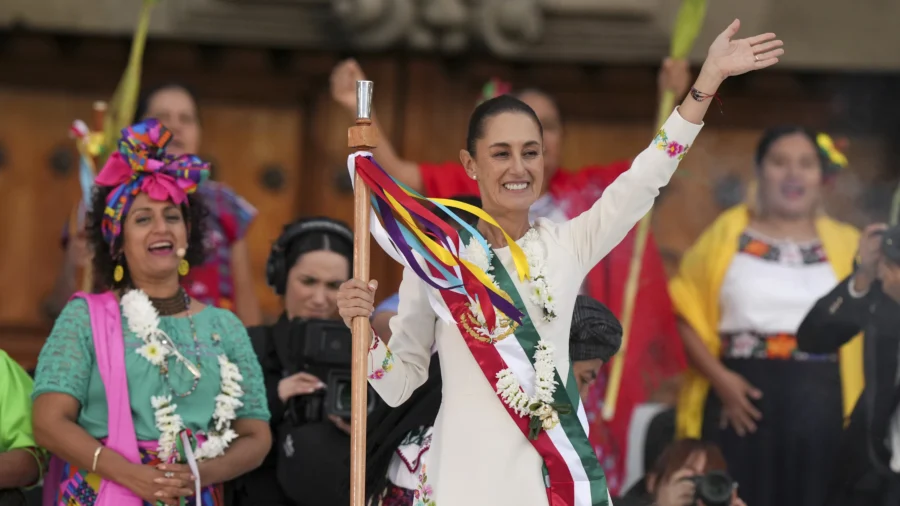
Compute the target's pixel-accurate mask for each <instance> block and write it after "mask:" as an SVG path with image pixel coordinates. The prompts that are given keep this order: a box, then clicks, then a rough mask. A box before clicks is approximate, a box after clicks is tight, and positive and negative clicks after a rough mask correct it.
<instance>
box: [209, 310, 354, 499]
mask: <svg viewBox="0 0 900 506" xmlns="http://www.w3.org/2000/svg"><path fill="white" fill-rule="evenodd" d="M247 331H248V333H249V334H250V340H251V342H252V343H253V349H254V351H255V352H256V355H257V358H258V359H259V362H260V365H261V366H262V371H263V378H264V382H265V385H266V396H267V398H268V403H269V411H270V413H271V422H270V423H271V430H272V449H271V451H270V452H269V454H268V455H267V456H266V458H265V460H264V461H263V463H262V465H261V466H260V467H259V468H257V469H255V470H253V471H251V472H250V473H248V474H246V475H244V476H241V477H240V478H238V479H237V480H234V481H233V482H231V483H230V484H229V485H230V486H229V487H226V497H228V498H229V499H231V500H230V501H229V503H230V504H232V505H234V506H320V505H322V506H325V505H328V504H338V502H337V498H338V497H340V496H341V494H342V493H343V491H342V490H341V487H342V486H343V485H344V484H345V483H347V482H348V479H347V477H346V476H343V475H342V473H344V472H346V473H349V468H348V467H346V466H345V464H344V461H345V460H346V456H345V454H349V451H350V437H349V436H348V435H347V434H345V433H343V432H341V431H340V430H339V429H338V428H337V427H336V426H335V425H334V424H333V423H332V422H331V421H329V420H323V421H315V422H311V423H307V422H306V421H305V420H303V419H302V416H300V417H298V416H287V415H288V412H289V411H292V412H297V411H302V410H298V409H296V407H294V406H293V405H292V400H289V401H288V404H285V403H283V402H281V399H280V398H279V397H278V383H279V382H280V381H281V380H282V379H283V378H285V377H286V376H289V375H291V374H293V373H295V372H298V370H300V369H302V366H301V365H300V364H303V363H304V359H303V356H302V349H303V346H302V342H301V341H302V337H299V336H297V335H294V332H292V324H291V322H290V321H289V320H288V319H287V318H286V317H284V316H282V317H281V318H280V319H279V320H278V322H276V323H275V324H274V325H271V326H259V327H251V328H249V329H247ZM285 431H288V432H290V433H291V436H292V439H291V445H290V446H291V447H292V450H291V454H292V455H296V457H295V458H291V459H290V465H289V466H288V467H285V468H283V469H279V465H280V464H279V458H280V457H281V455H282V453H284V446H285V441H284V440H283V437H282V436H284V435H285V434H286V432H285ZM282 463H283V461H282ZM279 470H280V471H281V474H282V475H283V476H287V477H288V478H289V480H288V482H285V481H284V480H283V479H280V478H279ZM285 487H287V488H285ZM292 491H293V493H294V495H297V492H298V491H302V493H301V494H300V495H302V497H303V498H302V499H298V500H296V501H295V500H292V499H291V498H290V496H289V493H291V492H292ZM286 492H287V493H286Z"/></svg>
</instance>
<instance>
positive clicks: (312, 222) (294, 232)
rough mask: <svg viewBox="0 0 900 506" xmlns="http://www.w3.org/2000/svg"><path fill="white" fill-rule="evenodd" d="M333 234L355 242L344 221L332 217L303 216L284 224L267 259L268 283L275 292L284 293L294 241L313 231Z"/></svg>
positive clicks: (351, 242)
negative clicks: (288, 260)
mask: <svg viewBox="0 0 900 506" xmlns="http://www.w3.org/2000/svg"><path fill="white" fill-rule="evenodd" d="M316 232H318V233H322V234H331V235H336V236H338V237H340V238H341V239H345V240H346V241H347V242H349V243H350V244H353V231H352V230H350V227H348V226H347V225H346V224H345V223H344V222H342V221H338V220H333V219H331V218H325V217H316V218H303V219H299V220H297V221H295V222H293V223H289V224H287V225H285V226H284V229H283V230H282V232H281V235H280V236H278V239H276V240H275V243H274V244H272V250H271V251H270V252H269V260H268V261H266V283H267V284H268V285H269V286H271V287H272V288H273V289H274V290H275V293H276V294H278V295H284V292H285V291H286V285H287V274H288V271H289V270H290V268H291V266H289V265H286V264H287V258H286V257H287V250H288V249H289V248H290V246H291V244H293V243H294V241H296V240H298V239H300V238H301V237H303V236H305V235H308V234H311V233H316Z"/></svg>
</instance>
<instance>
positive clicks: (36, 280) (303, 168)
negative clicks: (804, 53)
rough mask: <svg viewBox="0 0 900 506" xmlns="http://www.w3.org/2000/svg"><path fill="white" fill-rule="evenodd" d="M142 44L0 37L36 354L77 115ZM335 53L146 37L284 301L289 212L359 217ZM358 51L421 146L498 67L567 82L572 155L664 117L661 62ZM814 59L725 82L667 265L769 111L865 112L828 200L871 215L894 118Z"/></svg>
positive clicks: (0, 212) (9, 328)
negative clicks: (274, 261) (185, 89)
mask: <svg viewBox="0 0 900 506" xmlns="http://www.w3.org/2000/svg"><path fill="white" fill-rule="evenodd" d="M127 51H128V42H127V41H125V40H118V39H99V38H97V39H90V38H88V39H75V38H71V37H60V36H51V35H46V34H27V33H17V34H13V35H12V36H10V37H7V38H5V39H3V40H2V41H0V68H2V69H3V72H2V73H0V286H2V287H3V289H2V290H0V348H5V349H7V350H8V351H10V353H11V354H12V355H13V356H15V357H16V358H18V359H19V360H21V361H22V362H23V363H24V364H26V366H30V365H33V362H34V358H35V353H36V351H37V350H38V349H39V347H40V344H41V342H42V339H43V337H45V336H46V335H47V333H48V331H49V326H50V324H51V322H48V321H46V320H45V318H44V317H43V316H42V313H41V309H40V307H41V306H40V305H41V301H42V299H43V297H44V296H45V295H46V294H47V293H48V292H49V291H50V289H51V287H52V285H53V281H54V277H55V276H56V275H57V272H58V265H59V263H60V260H61V258H62V252H61V250H60V248H59V234H60V230H61V227H62V226H63V222H64V221H65V219H66V217H67V215H68V213H69V212H70V210H71V208H72V205H73V203H74V202H75V201H76V199H77V198H78V194H79V187H78V183H77V171H76V165H75V164H76V157H75V152H74V148H73V145H72V142H71V141H70V140H69V139H68V138H67V129H68V126H69V125H70V123H71V121H72V120H73V119H76V118H83V119H88V118H90V107H91V103H92V102H93V101H94V100H96V99H104V98H107V97H109V96H110V95H111V91H112V89H113V87H114V86H115V83H116V82H117V79H118V77H119V75H120V74H121V71H122V69H123V68H124V65H125V58H126V55H127ZM337 61H339V56H338V55H334V54H324V53H323V54H307V53H294V52H288V51H274V50H263V49H246V48H243V49H242V48H223V47H213V46H198V45H193V44H182V43H178V42H161V41H151V42H150V44H149V46H148V49H147V53H146V58H145V67H144V82H145V83H146V84H153V83H158V82H161V81H167V80H178V81H181V82H185V83H187V84H189V85H191V86H193V87H194V88H195V89H196V91H197V92H198V93H199V95H200V97H201V100H202V104H201V109H202V114H201V116H202V121H203V126H204V142H203V149H202V152H201V154H202V155H204V156H206V157H209V158H210V159H211V160H213V161H214V167H215V169H214V176H215V177H216V178H218V179H220V180H222V181H225V182H226V183H228V184H230V185H232V186H233V187H234V188H236V189H237V190H238V191H239V192H240V193H241V194H242V195H243V196H245V197H246V198H247V199H248V200H249V201H250V202H251V203H252V204H254V205H255V206H257V207H258V208H259V210H260V217H259V219H258V220H257V222H256V223H255V225H254V226H253V228H252V229H251V232H250V236H249V244H250V250H251V257H252V261H253V266H254V269H255V272H257V273H258V278H257V291H258V293H259V295H260V297H261V298H262V301H263V304H264V308H265V311H266V312H267V313H268V314H270V315H276V314H277V313H278V312H279V307H280V301H279V300H278V299H277V298H276V297H275V296H274V295H273V294H272V292H271V291H270V290H269V289H268V287H267V286H266V284H265V279H264V266H265V261H266V257H267V255H268V252H269V247H270V245H271V242H272V240H273V239H274V238H275V237H277V235H278V233H279V232H280V230H281V227H282V225H283V224H284V223H286V222H288V221H290V220H292V219H294V218H297V217H300V216H308V215H316V214H318V215H327V216H332V217H335V218H340V219H344V220H348V221H349V220H351V219H352V195H351V194H350V193H349V190H348V189H347V185H346V176H345V174H346V167H345V163H346V156H347V154H348V149H347V146H346V128H347V127H348V126H349V125H350V122H351V120H352V118H350V117H349V115H348V114H347V113H346V112H345V111H343V110H342V109H341V108H340V107H339V106H337V105H335V104H334V103H333V102H332V101H331V99H330V95H329V91H328V75H329V72H330V70H331V68H332V66H333V65H334V64H335V63H336V62H337ZM361 63H362V65H363V67H364V69H365V70H366V72H367V73H368V77H369V78H370V79H372V80H373V81H375V108H376V110H377V113H378V115H379V117H380V120H381V123H382V125H383V127H384V129H385V131H384V132H383V134H384V135H385V136H386V137H387V138H389V139H390V140H391V141H392V142H393V143H394V144H395V145H396V146H397V148H398V149H399V151H400V152H401V153H402V154H403V155H404V156H406V157H408V158H409V159H413V160H422V161H443V160H447V159H454V158H456V156H457V153H458V150H459V148H460V147H461V146H462V144H463V139H464V135H465V127H466V122H467V119H468V115H469V112H470V111H471V108H472V106H473V104H474V100H475V98H476V96H477V95H478V92H479V90H480V88H481V85H482V84H483V83H484V82H485V81H486V80H487V79H488V78H489V77H492V76H499V77H502V78H505V79H509V80H511V81H513V82H514V83H517V84H520V85H529V86H538V87H540V88H542V89H545V90H546V91H548V92H550V93H551V94H553V95H555V96H556V97H557V98H558V100H559V103H560V106H561V108H562V110H563V114H564V117H565V119H566V121H567V123H566V138H565V147H564V156H563V160H564V164H565V166H566V167H571V168H577V167H580V166H584V165H588V164H603V163H608V162H611V161H615V160H618V159H623V158H629V157H633V156H634V155H635V154H636V153H638V152H639V151H640V150H641V149H642V148H643V147H644V146H645V145H646V144H647V142H648V141H649V139H650V138H651V136H652V133H653V122H654V115H655V109H656V90H655V85H656V75H655V74H656V69H654V68H644V67H616V68H581V67H578V66H575V65H567V66H552V65H541V66H527V65H525V66H523V65H516V66H512V65H508V64H504V63H500V62H496V61H491V60H487V59H483V58H473V59H470V60H467V61H460V60H454V61H447V60H440V59H434V58H426V57H413V56H409V55H399V54H398V55H380V56H375V57H368V58H364V59H362V61H361ZM813 77H814V78H810V77H809V76H799V75H795V74H791V73H784V72H782V73H777V72H770V73H768V74H760V75H753V76H749V77H747V78H744V79H742V80H740V81H735V82H734V83H729V84H728V85H726V87H725V89H723V90H722V96H723V100H724V105H723V107H722V111H723V112H722V113H720V112H719V111H718V110H717V106H713V109H712V111H711V113H710V116H709V121H708V128H707V129H706V130H705V131H704V133H703V134H702V136H701V140H700V142H699V143H697V144H696V145H695V146H694V148H693V149H692V151H691V154H690V156H688V157H687V158H686V159H685V161H684V163H683V168H682V169H681V171H680V174H679V176H678V177H676V179H675V180H674V182H673V184H672V185H670V187H669V188H668V189H667V190H666V191H665V194H664V197H663V198H662V199H661V200H660V202H659V204H658V210H659V212H658V213H657V214H656V219H655V222H654V227H655V228H654V230H655V232H656V234H657V236H658V242H659V244H660V246H661V248H662V249H663V250H664V253H665V255H666V258H667V261H668V263H669V267H672V266H674V265H675V263H676V262H677V259H678V255H679V254H680V252H682V251H683V250H684V249H685V248H686V247H687V246H689V245H690V243H691V242H692V241H693V240H694V239H695V238H696V236H697V235H698V234H699V232H700V231H701V230H702V228H703V227H704V226H706V225H707V224H708V223H710V221H711V220H712V219H713V218H714V217H715V215H716V214H717V213H718V212H719V211H720V209H721V208H720V205H719V204H717V202H716V199H715V198H714V195H713V190H714V188H715V187H716V185H717V183H718V181H719V179H720V178H721V177H723V176H728V175H733V176H737V177H739V178H740V179H743V180H749V179H750V178H751V177H752V167H751V158H752V151H753V147H754V144H755V142H756V138H757V136H758V135H759V132H760V130H761V129H762V128H764V127H766V126H767V125H772V124H776V123H785V122H790V123H802V124H806V125H809V126H811V127H814V128H835V127H836V126H846V124H848V123H852V125H853V127H852V129H851V130H852V131H850V132H848V133H849V134H850V137H851V142H852V144H851V152H850V157H851V160H853V161H854V162H856V161H862V162H863V163H856V164H854V166H855V169H856V171H857V172H856V173H855V174H850V175H846V176H843V177H842V179H841V184H840V186H839V189H840V191H837V192H835V195H833V197H832V198H831V199H830V202H829V204H830V208H831V209H832V210H833V211H834V212H835V213H836V214H837V215H838V216H841V217H844V218H845V219H848V220H850V221H854V222H860V221H861V220H862V219H863V218H862V217H861V216H860V214H859V213H858V212H856V207H855V206H854V199H855V198H856V197H857V195H858V194H859V189H860V187H861V185H862V184H864V183H865V182H867V181H871V180H874V179H876V178H877V177H880V176H879V175H880V174H883V173H884V172H885V171H886V169H887V167H886V164H885V160H884V154H883V153H884V151H885V150H884V149H883V145H884V139H885V134H884V133H883V132H882V130H879V128H881V127H880V126H878V125H875V123H877V122H876V121H874V120H873V121H865V120H857V121H855V122H851V121H849V120H847V121H845V120H846V119H847V118H848V117H849V116H850V114H849V113H848V112H847V109H848V104H851V103H852V101H850V102H848V100H850V99H845V98H842V97H845V96H848V95H849V94H842V92H841V86H842V83H844V82H845V81H846V79H848V78H847V77H829V76H813ZM864 79H870V80H872V79H875V80H877V79H878V77H877V76H876V77H867V78H864ZM854 82H857V81H854ZM835 104H837V105H835ZM54 167H56V169H54ZM279 174H280V176H281V178H282V183H281V184H277V179H278V178H277V177H275V178H274V179H275V183H271V181H272V176H273V175H275V176H277V175H279ZM264 176H268V179H267V178H266V177H264ZM267 180H268V181H270V185H269V186H267V185H266V184H264V181H267ZM376 249H377V248H376ZM372 272H373V274H374V276H376V277H378V278H379V279H380V281H381V283H382V284H381V286H382V288H381V289H380V294H379V295H380V296H381V297H384V296H387V295H389V294H390V293H391V292H392V291H393V290H394V289H395V288H396V286H397V285H398V283H399V276H400V271H399V269H398V268H397V266H396V265H394V264H393V263H392V262H391V261H389V259H388V258H387V257H386V256H385V255H384V254H382V253H381V252H380V251H377V252H376V253H375V255H374V258H373V265H372Z"/></svg>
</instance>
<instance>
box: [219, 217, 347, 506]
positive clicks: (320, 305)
mask: <svg viewBox="0 0 900 506" xmlns="http://www.w3.org/2000/svg"><path fill="white" fill-rule="evenodd" d="M352 265H353V232H352V231H351V229H350V228H349V227H348V226H347V225H346V224H345V223H343V222H341V221H336V220H332V219H330V218H309V219H301V220H298V221H295V222H294V223H291V224H289V225H287V226H285V227H284V231H283V232H282V234H281V236H280V237H279V238H278V239H277V240H276V242H275V244H274V245H273V246H272V251H271V253H270V255H269V260H268V263H267V265H266V276H267V281H268V283H269V285H270V286H271V287H272V288H273V289H274V290H275V292H276V293H277V294H278V295H281V296H282V297H283V300H284V313H283V314H282V315H281V317H280V318H279V319H278V321H277V322H276V323H275V324H274V325H269V326H259V327H253V328H250V329H249V333H250V337H251V339H252V341H253V346H254V349H255V350H256V354H257V356H258V357H259V361H260V363H261V365H262V369H263V374H264V376H265V383H266V392H267V396H268V402H269V410H270V411H271V413H272V426H271V428H272V434H273V445H272V450H271V452H270V453H269V455H268V456H267V457H266V460H265V462H264V463H263V465H262V466H261V467H260V468H258V469H257V470H255V471H254V472H252V473H250V474H247V475H245V476H243V477H241V478H239V479H238V480H236V481H235V482H234V483H233V484H232V485H233V494H234V501H233V504H234V506H320V505H326V504H334V497H335V494H336V493H338V488H339V487H340V486H341V484H343V483H344V482H346V477H345V476H343V475H342V473H344V472H346V467H345V466H343V461H344V459H345V458H346V456H347V455H349V452H350V437H349V435H348V434H349V425H348V422H346V421H345V420H344V419H342V418H340V417H338V416H335V415H326V414H325V412H326V411H327V410H326V404H327V402H328V401H326V400H325V399H326V397H325V395H326V394H327V393H328V390H329V389H328V388H327V387H326V383H328V381H329V379H328V378H327V377H326V376H325V375H324V372H327V370H328V368H327V367H324V366H323V367H317V368H316V371H319V373H320V376H321V377H319V376H316V375H315V374H311V372H310V365H311V363H313V362H317V360H318V359H317V358H316V357H315V356H310V355H315V354H316V351H315V350H313V348H311V346H312V347H315V346H317V345H320V344H324V342H323V343H319V342H317V341H316V340H315V339H313V338H312V337H310V335H313V337H319V338H321V339H323V340H329V339H334V337H332V334H329V331H328V324H329V323H330V322H328V321H326V320H333V319H334V317H335V316H336V314H337V303H336V299H335V298H336V296H337V290H338V287H340V285H341V283H343V282H345V281H347V280H348V279H349V278H350V276H351V271H352ZM337 325H338V327H340V323H339V322H338V323H337ZM340 328H341V332H343V333H346V329H343V328H342V327H340ZM317 331H318V333H316V332H317ZM331 344H333V342H329V345H331ZM311 350H313V351H311ZM318 354H319V355H321V351H319V352H318ZM348 360H349V359H348ZM347 365H348V366H349V361H348V364H347ZM312 372H315V371H312ZM285 478H287V479H285Z"/></svg>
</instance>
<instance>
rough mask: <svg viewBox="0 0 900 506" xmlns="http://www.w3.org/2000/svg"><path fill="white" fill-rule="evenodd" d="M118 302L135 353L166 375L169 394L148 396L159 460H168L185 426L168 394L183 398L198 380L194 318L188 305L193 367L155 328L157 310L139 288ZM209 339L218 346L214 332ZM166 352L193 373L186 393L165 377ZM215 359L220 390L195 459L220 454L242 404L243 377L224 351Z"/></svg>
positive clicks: (191, 390)
mask: <svg viewBox="0 0 900 506" xmlns="http://www.w3.org/2000/svg"><path fill="white" fill-rule="evenodd" d="M121 304H122V315H123V316H124V317H125V319H126V320H127V321H128V328H129V329H130V330H131V331H132V332H134V334H135V335H136V336H138V338H140V340H141V341H143V343H144V345H143V346H141V347H139V348H138V349H137V350H136V352H137V353H138V354H139V355H141V356H142V357H144V358H145V359H147V361H148V362H150V363H151V364H153V365H155V366H157V367H159V368H160V374H161V375H163V377H165V378H166V383H167V386H168V388H169V392H170V395H160V396H153V397H151V398H150V404H151V405H152V406H153V409H154V410H155V411H154V419H155V422H156V428H157V429H159V431H160V437H159V448H158V450H159V459H160V460H161V461H162V462H169V461H170V459H171V457H172V456H173V455H174V454H175V451H176V450H175V448H176V444H177V441H178V434H179V433H180V432H181V431H182V430H184V428H185V426H184V421H183V420H182V418H181V415H179V414H177V413H176V409H177V408H178V405H177V404H175V403H174V402H173V401H172V397H173V395H174V396H175V397H181V398H183V397H187V396H188V395H190V394H191V393H193V392H194V390H196V388H197V385H198V383H199V380H200V375H199V367H200V361H199V360H200V345H199V342H198V339H197V331H196V328H195V327H194V320H193V317H192V316H191V312H190V307H189V306H188V316H187V318H188V321H189V322H190V325H191V332H192V333H193V339H194V350H195V356H196V358H197V364H196V366H195V365H194V364H190V362H189V361H188V360H187V359H186V358H185V357H184V356H183V355H182V354H181V353H180V352H179V351H178V350H177V349H176V348H175V345H174V343H173V342H172V339H170V338H169V336H168V335H167V334H166V333H165V332H164V331H163V330H162V329H160V328H159V313H158V312H157V311H156V308H155V307H154V306H153V303H152V302H151V301H150V298H149V297H148V296H147V294H146V293H144V292H143V291H142V290H129V291H128V292H126V293H125V294H124V295H123V296H122V301H121ZM213 340H214V341H215V343H216V345H217V346H219V341H220V338H219V336H218V335H217V334H213ZM169 355H174V356H175V357H176V359H177V360H178V361H180V362H182V363H184V364H185V367H187V368H188V370H190V371H191V373H192V374H193V375H194V382H193V385H192V387H191V389H190V390H189V391H188V392H187V393H184V394H178V393H176V392H175V390H174V389H173V388H172V384H171V382H170V381H169V378H168V371H169V366H168V358H169ZM218 361H219V374H220V377H221V382H220V393H219V395H217V396H216V408H215V411H214V412H213V416H212V423H211V425H210V429H209V431H208V433H207V434H206V438H207V439H206V441H205V442H204V443H203V444H202V445H201V446H200V448H199V449H198V450H197V452H196V457H197V460H204V459H210V458H214V457H217V456H219V455H222V454H223V453H225V449H226V448H228V445H229V444H230V443H231V442H232V441H234V439H235V438H237V433H236V432H234V430H232V428H231V423H232V422H233V421H234V420H235V418H236V410H237V409H238V408H239V407H241V406H242V405H243V403H242V402H241V400H240V398H241V396H243V395H244V391H243V389H242V388H241V385H240V382H241V381H242V380H243V378H242V376H241V373H240V370H239V369H238V367H237V366H236V365H235V364H233V363H232V362H231V361H230V360H228V357H227V356H226V355H225V353H224V352H222V353H220V354H219V356H218Z"/></svg>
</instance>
